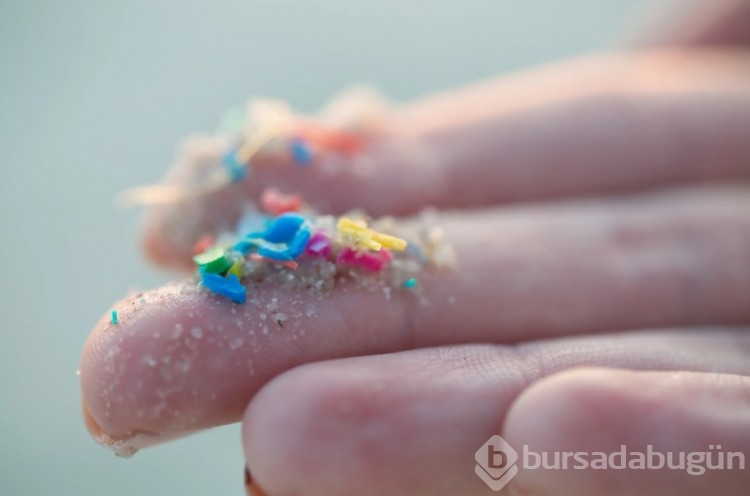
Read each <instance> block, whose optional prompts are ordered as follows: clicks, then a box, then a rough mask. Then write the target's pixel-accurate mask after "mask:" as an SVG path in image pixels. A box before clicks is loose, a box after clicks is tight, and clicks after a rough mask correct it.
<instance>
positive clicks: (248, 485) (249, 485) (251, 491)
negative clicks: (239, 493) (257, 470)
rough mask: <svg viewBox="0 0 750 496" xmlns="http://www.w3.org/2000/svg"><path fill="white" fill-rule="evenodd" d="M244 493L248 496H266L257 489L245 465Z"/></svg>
mask: <svg viewBox="0 0 750 496" xmlns="http://www.w3.org/2000/svg"><path fill="white" fill-rule="evenodd" d="M245 492H246V493H247V495H248V496H266V493H265V492H263V490H262V489H261V488H260V487H258V484H256V483H255V481H253V478H252V476H250V470H248V468H247V465H246V466H245Z"/></svg>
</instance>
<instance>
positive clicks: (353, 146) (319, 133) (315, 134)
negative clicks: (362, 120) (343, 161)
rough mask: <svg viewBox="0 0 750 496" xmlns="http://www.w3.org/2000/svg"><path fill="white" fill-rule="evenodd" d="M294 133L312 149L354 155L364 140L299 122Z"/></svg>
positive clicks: (317, 125)
mask: <svg viewBox="0 0 750 496" xmlns="http://www.w3.org/2000/svg"><path fill="white" fill-rule="evenodd" d="M294 131H295V134H298V135H299V136H301V137H302V138H304V139H305V140H307V141H308V142H309V143H310V144H312V146H313V148H321V149H325V150H335V151H338V152H342V153H355V152H357V151H359V150H360V149H361V148H362V146H363V145H364V139H363V137H362V136H360V135H359V134H355V133H350V132H347V131H340V130H338V129H331V128H329V127H325V126H322V125H320V124H317V123H313V122H299V123H297V124H296V125H295V127H294Z"/></svg>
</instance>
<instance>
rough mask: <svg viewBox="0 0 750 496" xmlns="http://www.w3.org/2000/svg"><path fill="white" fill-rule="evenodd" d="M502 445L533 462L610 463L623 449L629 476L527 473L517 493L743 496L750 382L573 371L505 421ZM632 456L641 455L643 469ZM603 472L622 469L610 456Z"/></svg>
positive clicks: (531, 395) (534, 392)
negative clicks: (548, 456) (597, 457)
mask: <svg viewBox="0 0 750 496" xmlns="http://www.w3.org/2000/svg"><path fill="white" fill-rule="evenodd" d="M504 436H506V440H507V441H508V442H509V443H511V444H513V443H515V444H516V445H519V446H520V445H528V451H529V452H534V453H543V452H547V453H554V452H556V451H558V452H573V453H576V452H581V453H590V454H592V456H593V454H594V453H596V452H599V453H606V454H607V455H609V454H610V453H618V452H621V451H622V447H623V446H625V447H626V448H625V453H626V455H625V458H624V460H625V465H624V467H623V469H616V468H615V469H613V468H610V469H608V470H582V469H575V468H571V469H569V470H531V469H529V470H526V469H524V468H523V466H521V467H520V469H519V472H518V475H517V477H515V478H514V480H513V481H512V482H511V484H512V485H513V486H514V487H515V488H516V489H517V490H518V492H519V493H520V494H532V495H533V494H540V495H541V494H556V495H560V496H566V495H576V496H587V495H598V494H603V493H606V494H612V495H617V496H630V495H633V496H635V495H641V494H663V495H685V496H691V495H696V496H697V495H704V494H737V495H740V494H746V493H747V488H748V487H750V473H748V471H747V470H745V462H746V458H747V457H748V456H750V378H748V376H747V375H746V373H745V374H743V375H734V374H719V373H691V372H630V371H622V370H601V369H594V370H591V369H584V370H576V371H570V372H566V373H563V374H560V375H558V376H553V377H552V378H549V379H547V380H545V381H541V382H539V383H537V384H536V385H534V386H532V387H531V388H530V389H529V390H527V391H526V392H524V394H523V395H522V396H521V398H519V399H518V401H517V402H516V403H515V404H514V406H513V407H512V408H511V410H510V412H509V413H508V417H507V420H506V425H505V429H504ZM524 449H526V448H524ZM649 452H655V453H658V455H646V454H647V453H649ZM634 453H642V454H644V459H643V460H642V461H643V465H642V466H641V467H639V461H638V455H634ZM730 454H733V455H731V459H732V462H733V464H732V468H731V469H730V465H729V463H730ZM646 456H648V458H646ZM659 456H661V457H662V458H660V457H659ZM667 456H670V457H672V458H671V459H670V458H667ZM681 457H684V458H681ZM592 459H593V458H592ZM660 460H661V461H660ZM534 463H535V462H534V461H530V464H529V465H530V466H533V465H534ZM553 463H554V462H553ZM607 463H611V464H612V466H615V465H617V466H621V465H622V464H623V461H622V460H621V459H619V458H615V457H613V458H612V461H611V462H610V461H609V459H608V461H607ZM667 463H671V465H672V466H673V467H675V468H669V467H668V466H667ZM647 464H651V466H652V467H655V468H651V469H649V468H647V467H648V465H647ZM660 465H662V466H663V467H665V468H661V469H659V468H658V467H659V466H660Z"/></svg>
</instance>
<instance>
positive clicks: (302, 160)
mask: <svg viewBox="0 0 750 496" xmlns="http://www.w3.org/2000/svg"><path fill="white" fill-rule="evenodd" d="M289 152H290V153H291V154H292V158H293V159H294V161H295V162H296V163H297V165H299V166H301V167H305V166H308V165H310V163H312V160H313V152H312V149H310V147H309V146H308V144H307V143H306V142H305V141H304V140H302V139H299V138H296V139H293V140H292V141H291V143H289Z"/></svg>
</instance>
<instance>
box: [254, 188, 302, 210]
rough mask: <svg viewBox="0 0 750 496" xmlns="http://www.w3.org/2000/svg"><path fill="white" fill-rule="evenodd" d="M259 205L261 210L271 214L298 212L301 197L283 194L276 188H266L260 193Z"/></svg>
mask: <svg viewBox="0 0 750 496" xmlns="http://www.w3.org/2000/svg"><path fill="white" fill-rule="evenodd" d="M260 205H261V206H262V207H263V210H265V211H266V212H268V213H269V214H273V215H281V214H284V213H287V212H298V211H299V209H300V208H301V207H302V197H301V196H299V195H285V194H284V193H282V192H281V191H279V190H278V189H276V188H266V189H265V190H264V191H263V193H261V195H260Z"/></svg>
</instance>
